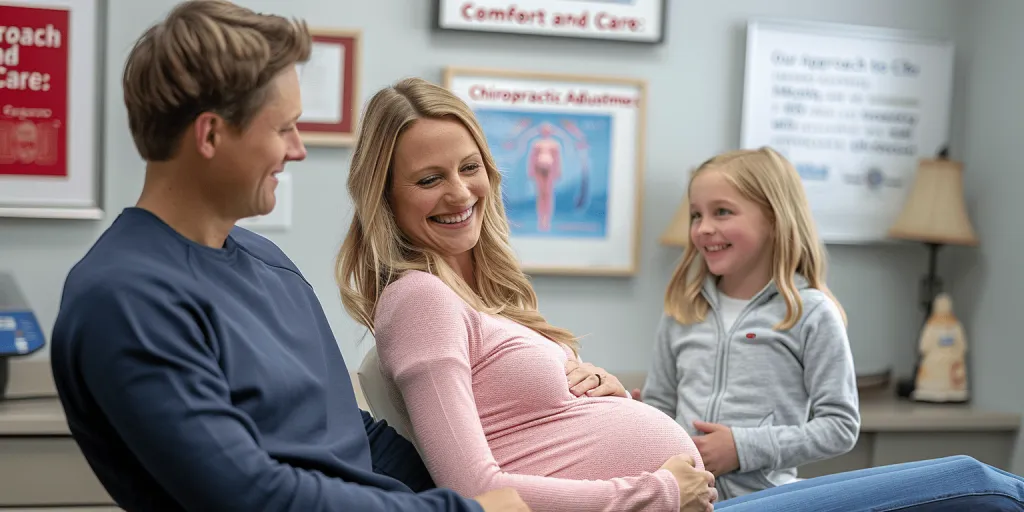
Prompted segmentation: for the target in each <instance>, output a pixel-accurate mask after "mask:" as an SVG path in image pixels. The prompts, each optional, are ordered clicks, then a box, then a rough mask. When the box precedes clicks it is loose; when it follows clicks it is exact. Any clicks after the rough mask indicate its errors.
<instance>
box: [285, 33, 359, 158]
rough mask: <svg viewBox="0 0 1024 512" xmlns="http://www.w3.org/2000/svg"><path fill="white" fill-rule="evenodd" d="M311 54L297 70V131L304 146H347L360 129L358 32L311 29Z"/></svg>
mask: <svg viewBox="0 0 1024 512" xmlns="http://www.w3.org/2000/svg"><path fill="white" fill-rule="evenodd" d="M311 32H312V36H313V52H312V55H311V56H310V59H309V62H306V63H304V64H303V65H302V66H300V69H299V83H300V85H301V88H302V117H300V118H299V123H298V128H299V133H300V134H301V135H302V141H303V143H305V144H306V145H307V146H349V145H352V144H353V143H354V142H355V138H356V130H357V129H358V126H359V119H358V117H359V115H358V114H359V75H360V53H361V52H362V44H361V40H362V37H361V36H362V33H361V31H359V30H338V29H311Z"/></svg>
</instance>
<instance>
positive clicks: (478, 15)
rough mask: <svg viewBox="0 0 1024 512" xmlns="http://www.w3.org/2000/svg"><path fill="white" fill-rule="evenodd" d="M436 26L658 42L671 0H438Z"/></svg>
mask: <svg viewBox="0 0 1024 512" xmlns="http://www.w3.org/2000/svg"><path fill="white" fill-rule="evenodd" d="M436 1H437V6H438V7H437V26H438V27H439V28H441V29H448V30H470V31H478V32H507V33H515V34H534V35H546V36H560V37H582V38H594V39H614V40H620V41H633V42H643V43H659V42H661V41H662V38H663V37H664V18H665V7H666V5H667V3H668V2H667V0H589V1H588V0H520V1H518V2H510V1H507V0H479V1H466V0H436Z"/></svg>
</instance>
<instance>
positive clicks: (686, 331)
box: [642, 276, 860, 500]
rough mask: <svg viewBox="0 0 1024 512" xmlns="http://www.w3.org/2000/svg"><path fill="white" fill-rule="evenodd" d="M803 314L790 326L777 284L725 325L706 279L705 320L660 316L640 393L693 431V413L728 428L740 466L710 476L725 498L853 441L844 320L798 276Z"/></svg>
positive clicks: (789, 477)
mask: <svg viewBox="0 0 1024 512" xmlns="http://www.w3.org/2000/svg"><path fill="white" fill-rule="evenodd" d="M796 283H797V287H798V288H799V291H800V297H801V298H802V299H803V316H802V317H801V318H800V320H799V321H798V323H797V324H796V325H795V326H794V327H793V328H792V329H790V330H788V331H784V332H779V331H775V330H773V326H774V325H775V324H777V323H779V322H780V321H781V320H782V319H783V318H784V317H785V315H786V303H785V301H784V300H783V297H782V295H780V294H779V291H778V289H777V288H776V286H775V284H774V282H773V283H769V284H768V286H766V287H765V288H764V289H763V290H761V292H760V293H758V294H757V295H756V296H754V298H753V299H752V300H751V301H750V302H749V303H748V304H747V306H746V308H745V309H744V310H743V312H742V313H740V315H739V316H738V317H737V318H736V321H735V323H734V325H733V327H732V328H731V329H730V330H729V332H722V331H723V328H722V325H723V324H722V321H721V315H720V313H719V309H718V291H717V288H716V286H715V283H714V281H713V280H712V279H708V280H707V281H706V282H705V285H704V290H703V295H704V297H705V298H707V300H708V302H709V303H710V304H711V308H710V310H709V312H708V317H707V319H706V321H704V322H702V323H699V324H695V325H682V324H680V323H679V322H677V321H676V320H675V319H673V318H672V317H671V316H668V315H665V316H664V317H663V318H662V320H661V323H660V326H659V328H658V335H657V339H656V341H655V347H654V359H653V362H652V363H651V368H650V371H649V372H648V375H647V382H646V384H645V386H644V390H643V397H642V398H643V401H644V402H646V403H648V404H650V405H652V406H654V407H657V408H658V409H660V410H662V411H663V412H665V413H666V414H668V415H669V416H672V417H673V418H675V419H676V421H677V422H678V423H679V424H680V425H682V426H683V428H684V429H686V431H687V432H689V433H690V435H691V436H697V435H701V434H700V433H699V432H697V431H696V429H695V428H694V426H693V422H694V420H701V421H706V422H709V423H719V424H723V425H726V426H728V427H731V428H732V435H733V439H734V440H735V443H736V453H737V455H738V459H739V463H740V468H739V470H738V471H735V472H732V473H729V474H726V475H722V476H721V477H719V478H717V479H716V482H717V483H716V487H717V488H718V493H719V497H720V499H722V500H726V499H730V498H735V497H738V496H742V495H745V494H749V493H751V492H755V491H759V490H762V489H766V488H771V487H776V486H779V485H782V484H786V483H789V482H792V481H793V480H795V479H796V475H797V470H796V468H797V467H798V466H801V465H804V464H807V463H809V462H813V461H818V460H823V459H828V458H831V457H835V456H838V455H841V454H843V453H846V452H847V451H849V450H850V449H852V448H853V445H854V443H856V441H857V437H858V435H859V433H860V412H859V398H858V394H857V381H856V376H855V373H854V367H853V355H852V353H851V352H850V346H849V340H848V338H847V335H846V326H845V325H844V324H843V319H842V316H841V315H840V313H839V309H838V308H837V307H836V306H835V304H834V303H833V302H832V301H831V300H830V299H829V298H828V297H827V296H826V295H825V294H824V293H822V292H821V291H820V290H817V289H814V288H810V287H808V283H807V280H806V279H804V278H803V277H802V276H797V278H796Z"/></svg>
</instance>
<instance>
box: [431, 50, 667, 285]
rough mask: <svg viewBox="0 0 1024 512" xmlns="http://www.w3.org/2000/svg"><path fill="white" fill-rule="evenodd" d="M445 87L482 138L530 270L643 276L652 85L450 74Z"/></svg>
mask: <svg viewBox="0 0 1024 512" xmlns="http://www.w3.org/2000/svg"><path fill="white" fill-rule="evenodd" d="M444 85H445V87H446V88H448V89H449V90H451V91H452V92H454V93H455V94H456V95H457V96H459V97H460V98H462V99H463V100H464V101H465V102H466V103H467V104H468V105H469V107H470V108H471V109H472V110H473V111H474V112H475V113H476V116H477V119H478V121H479V123H480V125H481V127H482V129H483V131H484V135H485V137H486V138H487V141H488V145H489V148H490V151H491V153H492V155H493V157H494V160H495V162H496V163H497V165H498V168H499V171H500V172H501V173H502V197H503V200H504V205H505V211H506V215H507V217H508V220H509V224H510V227H511V243H512V245H513V248H514V249H515V251H516V253H517V255H518V256H519V259H520V262H521V264H522V268H523V270H524V271H526V272H528V273H531V274H563V275H595V276H597V275H601V276H608V275H613V276H614V275H618V276H628V275H633V274H635V273H636V271H637V267H638V261H639V252H640V237H641V229H640V225H641V222H642V210H641V203H642V199H643V188H642V185H643V169H644V146H645V140H644V139H645V126H646V120H647V106H646V105H647V82H646V81H645V80H642V79H635V78H623V77H605V76H587V75H571V74H558V73H535V72H525V71H513V70H499V69H478V68H460V67H448V68H446V69H445V71H444Z"/></svg>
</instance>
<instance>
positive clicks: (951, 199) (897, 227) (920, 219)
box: [889, 151, 978, 397]
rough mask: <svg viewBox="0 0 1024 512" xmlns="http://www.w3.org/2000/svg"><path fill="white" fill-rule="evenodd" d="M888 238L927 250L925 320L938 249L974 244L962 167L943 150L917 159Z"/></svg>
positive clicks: (904, 391) (904, 385) (938, 288)
mask: <svg viewBox="0 0 1024 512" xmlns="http://www.w3.org/2000/svg"><path fill="white" fill-rule="evenodd" d="M889 236H890V237H891V238H895V239H900V240H909V241H914V242H921V243H923V244H925V246H927V248H928V273H927V274H925V276H924V278H923V279H922V280H921V288H920V291H919V294H920V301H921V308H922V309H923V310H924V317H925V319H927V318H928V317H929V316H931V313H932V304H933V303H934V301H935V298H936V296H938V295H939V293H941V292H942V286H943V283H942V280H941V279H939V277H938V275H936V263H937V259H938V252H939V249H940V248H941V247H942V246H944V245H966V246H976V245H978V237H977V236H976V235H975V234H974V228H973V226H972V225H971V220H970V218H968V216H967V209H966V208H965V206H964V193H963V164H962V163H960V162H958V161H955V160H949V159H947V158H946V157H945V151H943V153H942V154H941V155H940V156H939V157H938V158H923V159H921V160H920V161H919V163H918V167H917V173H916V174H915V176H914V183H913V185H912V186H911V188H910V193H909V194H908V195H907V199H906V202H905V203H904V204H903V210H902V211H901V212H900V215H899V216H898V217H897V218H896V222H894V223H893V224H892V226H891V227H890V228H889ZM916 373H917V372H916V369H915V374H916ZM913 386H914V384H913V379H912V378H911V379H910V380H909V381H906V380H904V381H901V382H900V383H899V386H898V390H897V393H898V394H899V396H902V397H909V396H910V395H911V393H913Z"/></svg>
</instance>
